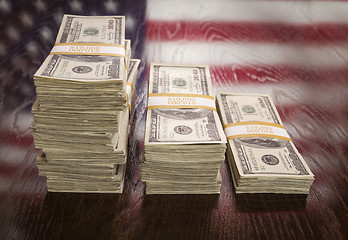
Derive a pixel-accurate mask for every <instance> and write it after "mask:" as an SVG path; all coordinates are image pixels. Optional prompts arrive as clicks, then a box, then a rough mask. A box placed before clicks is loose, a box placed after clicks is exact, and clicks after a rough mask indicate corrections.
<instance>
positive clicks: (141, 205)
mask: <svg viewBox="0 0 348 240" xmlns="http://www.w3.org/2000/svg"><path fill="white" fill-rule="evenodd" d="M243 2H244V1H239V2H232V1H216V2H214V1H181V0H180V1H175V2H174V1H163V0H162V1H156V0H149V1H140V0H131V1H119V2H116V1H111V0H101V1H94V0H89V1H84V2H82V1H80V0H75V1H64V0H54V1H48V0H36V1H20V0H17V1H11V2H10V1H0V25H1V28H0V36H1V37H0V239H1V240H2V239H35V240H36V239H214V240H215V239H262V240H263V239H316V240H317V239H335V240H336V239H347V238H348V230H347V225H348V207H347V204H348V201H347V199H348V162H347V156H348V110H347V109H348V94H347V93H348V59H347V56H348V54H346V52H347V51H348V47H347V46H348V42H347V40H348V38H347V36H348V34H347V26H348V17H347V14H346V12H347V11H348V3H344V2H339V3H337V2H336V3H334V4H331V5H328V4H327V3H325V2H322V3H320V2H303V3H301V2H283V3H281V2H273V5H272V2H267V3H265V2H260V1H258V2H245V3H243ZM6 3H7V5H6ZM173 4H174V5H173ZM253 4H254V5H253ZM270 4H271V5H270ZM270 6H271V8H270ZM190 7H191V8H190ZM323 9H325V10H323ZM189 10H190V11H189ZM284 12H286V13H287V14H284ZM63 13H72V14H82V15H112V14H113V15H116V14H120V15H126V22H127V23H126V27H127V37H128V38H131V39H132V56H133V57H134V58H141V59H142V65H141V67H140V70H139V75H138V79H137V80H138V82H137V85H136V90H137V93H138V97H137V102H136V117H135V119H134V122H133V123H132V130H131V135H130V140H129V152H128V162H127V171H126V181H125V187H124V193H123V194H82V193H47V188H46V179H45V178H44V177H40V176H38V172H37V167H36V162H35V157H36V155H37V153H38V150H37V149H35V147H34V142H33V138H32V135H31V133H30V131H29V129H28V128H29V125H30V124H31V122H32V121H33V117H32V114H31V105H32V103H33V102H34V100H35V98H36V95H35V86H34V83H33V79H32V76H33V74H34V73H35V71H36V70H37V68H38V67H39V66H40V65H41V63H42V61H43V60H44V58H45V57H46V55H47V54H48V53H49V51H50V49H51V47H52V46H53V43H54V40H55V37H56V34H57V31H58V27H59V24H60V21H61V17H62V14H63ZM155 61H156V62H173V63H204V64H209V65H210V68H211V75H212V79H213V85H214V91H215V92H218V91H221V90H223V91H236V92H257V93H266V94H270V95H271V96H272V98H273V100H274V102H275V105H276V107H277V109H278V111H279V113H280V116H281V118H282V120H283V122H284V125H285V127H286V129H287V130H288V132H289V134H290V136H291V138H292V139H293V142H294V143H295V145H296V147H297V148H298V149H299V151H300V152H301V154H302V155H303V157H304V159H305V160H306V162H307V163H308V165H309V167H310V168H311V170H312V172H313V173H314V174H315V181H314V183H313V186H312V188H311V189H310V193H309V195H308V196H303V195H277V194H241V195H236V194H235V192H234V189H233V184H232V179H231V175H230V174H231V173H230V170H229V168H228V165H227V162H224V163H222V165H221V175H222V186H221V193H220V195H145V194H144V192H145V187H146V186H145V184H144V183H143V182H141V175H140V162H141V160H142V157H143V147H144V128H145V109H146V101H147V86H148V85H147V84H148V83H147V77H148V66H149V63H150V62H155Z"/></svg>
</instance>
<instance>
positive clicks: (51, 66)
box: [34, 15, 130, 83]
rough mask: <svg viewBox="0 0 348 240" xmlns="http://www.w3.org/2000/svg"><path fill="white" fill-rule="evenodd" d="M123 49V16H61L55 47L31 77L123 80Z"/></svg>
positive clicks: (124, 67) (124, 79) (124, 65)
mask: <svg viewBox="0 0 348 240" xmlns="http://www.w3.org/2000/svg"><path fill="white" fill-rule="evenodd" d="M128 45H130V44H127V46H128ZM125 48H126V47H125V17H124V16H102V17H101V16H99V17H96V16H74V15H64V17H63V20H62V23H61V26H60V29H59V32H58V35H57V39H56V43H55V46H54V47H53V49H52V51H51V53H50V55H49V56H48V57H47V58H46V60H45V61H44V63H43V64H42V65H41V67H40V68H39V70H38V71H37V72H36V73H35V75H34V78H36V79H40V78H52V79H64V80H70V81H101V80H120V81H122V82H123V83H125V82H126V81H127V77H126V63H125V62H126V61H125V58H126V56H129V54H127V53H126V49H125ZM128 49H129V51H130V47H128Z"/></svg>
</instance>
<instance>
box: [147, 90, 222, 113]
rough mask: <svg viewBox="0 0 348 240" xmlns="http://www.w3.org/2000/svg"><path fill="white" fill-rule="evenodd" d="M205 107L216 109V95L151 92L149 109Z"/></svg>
mask: <svg viewBox="0 0 348 240" xmlns="http://www.w3.org/2000/svg"><path fill="white" fill-rule="evenodd" d="M156 108H203V109H210V110H214V111H216V108H215V101H214V97H212V96H208V95H202V94H186V93H149V98H148V104H147V109H156Z"/></svg>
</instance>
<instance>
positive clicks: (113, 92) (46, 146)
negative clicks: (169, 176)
mask: <svg viewBox="0 0 348 240" xmlns="http://www.w3.org/2000/svg"><path fill="white" fill-rule="evenodd" d="M130 56H131V49H130V41H129V40H125V18H124V16H105V17H95V16H93V17H92V16H91V17H85V16H74V15H64V17H63V20H62V24H61V26H60V29H59V32H58V35H57V39H56V44H55V46H54V47H53V49H52V51H51V53H50V55H49V56H48V57H47V58H46V60H45V61H44V62H43V64H42V65H41V67H40V68H39V70H38V71H37V72H36V73H35V75H34V82H35V85H36V92H37V101H36V102H35V104H34V106H33V109H32V112H33V114H34V123H33V126H32V133H33V135H34V141H35V146H36V147H38V148H41V149H42V152H41V153H40V154H39V155H38V157H37V165H38V168H39V174H40V175H44V176H46V177H47V188H48V191H63V192H122V191H123V183H124V175H125V166H126V165H125V164H126V160H127V145H128V133H127V129H128V121H129V116H130V110H131V107H130V104H131V102H130V99H133V100H134V97H133V98H132V97H131V96H127V86H128V89H132V85H133V84H134V81H135V80H136V75H137V69H138V66H139V60H132V61H131V60H130ZM127 68H128V69H129V72H128V73H127ZM128 93H129V94H131V91H128ZM127 99H129V101H128V102H127ZM133 105H134V104H133ZM127 106H128V107H127Z"/></svg>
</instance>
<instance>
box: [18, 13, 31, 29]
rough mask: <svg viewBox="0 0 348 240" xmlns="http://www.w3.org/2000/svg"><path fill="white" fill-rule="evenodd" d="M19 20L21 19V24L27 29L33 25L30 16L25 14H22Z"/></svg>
mask: <svg viewBox="0 0 348 240" xmlns="http://www.w3.org/2000/svg"><path fill="white" fill-rule="evenodd" d="M20 18H21V21H22V23H23V24H24V25H25V26H27V27H29V26H32V25H33V19H32V18H31V16H30V15H29V14H28V13H26V12H24V13H22V14H21V15H20Z"/></svg>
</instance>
